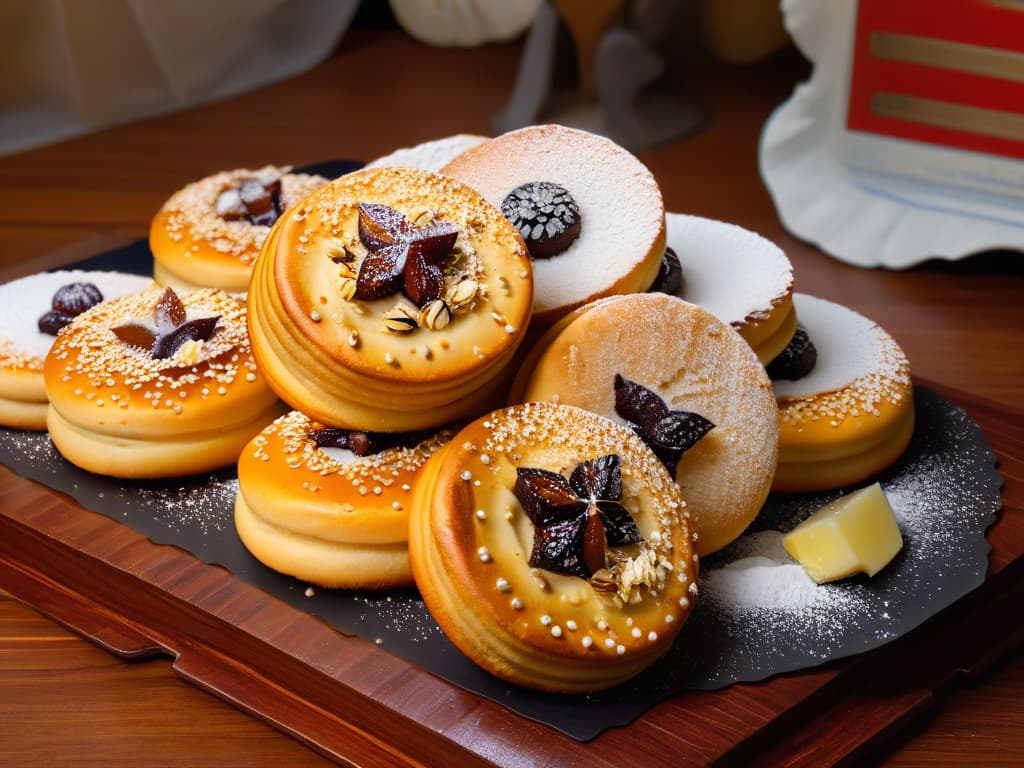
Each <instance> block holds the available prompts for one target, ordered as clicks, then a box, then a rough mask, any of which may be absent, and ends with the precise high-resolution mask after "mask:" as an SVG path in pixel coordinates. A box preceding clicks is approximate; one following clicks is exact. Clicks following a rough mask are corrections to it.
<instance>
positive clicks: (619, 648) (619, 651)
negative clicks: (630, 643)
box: [615, 645, 626, 656]
mask: <svg viewBox="0 0 1024 768" xmlns="http://www.w3.org/2000/svg"><path fill="white" fill-rule="evenodd" d="M625 652H626V646H624V645H617V646H615V653H617V654H618V655H619V656H622V655H623V654H624V653H625Z"/></svg>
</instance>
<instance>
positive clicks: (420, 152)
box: [366, 133, 488, 173]
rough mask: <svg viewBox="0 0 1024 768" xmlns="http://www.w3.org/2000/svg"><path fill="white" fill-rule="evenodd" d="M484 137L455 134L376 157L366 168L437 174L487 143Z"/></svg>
mask: <svg viewBox="0 0 1024 768" xmlns="http://www.w3.org/2000/svg"><path fill="white" fill-rule="evenodd" d="M487 140H488V139H487V137H486V136H478V135H476V134H473V133H457V134H455V135H454V136H446V137H444V138H443V139H434V140H433V141H425V142H423V143H421V144H416V145H415V146H412V147H402V148H401V149H396V150H395V151H394V152H391V153H390V154H387V155H384V156H383V157H378V158H377V159H376V160H372V161H371V162H369V163H367V164H366V167H367V168H381V167H384V166H398V167H402V168H419V169H420V170H423V171H434V172H435V173H436V172H439V171H440V170H441V169H442V168H443V167H444V166H445V165H447V164H448V163H449V162H450V161H451V160H452V159H454V158H455V157H456V156H458V155H460V154H462V153H463V152H465V151H466V150H467V149H472V148H473V147H475V146H476V145H477V144H483V143H484V142H485V141H487Z"/></svg>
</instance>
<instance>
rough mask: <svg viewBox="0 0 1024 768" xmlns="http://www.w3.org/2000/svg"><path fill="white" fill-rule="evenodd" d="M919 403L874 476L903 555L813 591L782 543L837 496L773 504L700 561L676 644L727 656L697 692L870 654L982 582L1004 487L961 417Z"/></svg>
mask: <svg viewBox="0 0 1024 768" xmlns="http://www.w3.org/2000/svg"><path fill="white" fill-rule="evenodd" d="M916 399H917V402H916V405H917V409H918V413H917V416H918V420H917V430H916V432H915V435H914V439H913V442H912V443H911V445H910V447H909V448H908V449H907V452H906V454H905V455H904V457H903V459H902V460H901V461H900V462H899V463H897V464H896V465H895V466H894V467H893V468H892V469H891V470H890V471H889V472H888V473H887V474H886V475H885V476H883V477H882V478H880V479H881V483H882V488H883V490H884V491H885V494H886V497H887V498H888V500H889V503H890V505H891V506H892V509H893V513H894V514H895V516H896V519H897V521H898V523H899V526H900V531H901V533H902V535H903V540H904V547H903V551H902V552H900V554H899V555H897V557H896V559H895V560H894V561H893V562H892V563H890V564H889V565H888V566H886V568H884V569H883V570H882V571H881V572H880V573H878V574H876V576H875V577H874V578H868V577H866V576H863V575H861V576H856V577H853V578H850V579H846V580H843V581H838V582H834V583H831V584H821V585H818V584H815V583H814V582H813V581H812V580H811V579H810V578H809V577H808V576H807V575H806V574H805V573H804V571H803V568H802V567H801V566H799V565H798V564H796V563H795V562H794V561H793V560H792V559H791V558H790V557H789V555H788V554H787V553H786V551H785V549H784V548H783V547H782V536H783V535H784V533H785V532H787V531H789V530H791V529H792V528H794V527H795V526H796V525H797V524H799V523H800V522H802V521H803V520H805V519H806V518H807V517H809V516H810V515H811V514H813V513H814V512H815V511H816V510H817V509H818V508H819V507H821V506H822V505H823V504H825V503H827V502H829V501H832V500H833V499H835V498H837V497H838V496H840V495H841V493H845V492H838V491H836V492H829V493H819V494H802V495H793V496H781V497H772V498H770V499H769V501H768V503H767V504H766V505H765V508H764V510H762V512H761V514H760V516H759V517H758V518H757V520H755V521H754V524H753V525H752V526H751V529H750V530H749V531H748V532H747V533H745V534H744V535H743V536H742V537H740V538H739V539H738V540H737V541H736V542H734V543H733V544H731V545H730V546H729V547H727V548H725V549H724V550H722V551H721V552H718V553H716V554H714V555H712V556H710V557H708V558H705V560H704V561H702V563H701V567H702V573H701V580H700V587H701V593H702V601H701V602H700V603H699V604H698V610H697V611H696V612H695V614H694V616H693V618H692V619H691V624H692V625H693V626H687V627H686V628H685V629H684V633H683V638H682V641H681V643H677V645H680V644H681V645H683V646H684V647H685V643H686V642H687V640H691V641H692V642H693V643H694V644H695V645H698V646H701V647H702V648H701V650H703V646H705V645H706V646H708V648H709V649H710V648H716V647H717V648H719V649H725V650H719V651H718V652H717V653H715V654H714V655H712V656H711V658H712V663H713V668H712V669H710V670H706V677H705V678H704V679H702V681H701V685H700V687H708V688H714V687H717V685H719V684H728V683H729V682H735V681H737V680H758V679H761V678H763V677H766V676H768V675H771V674H777V673H779V672H784V671H788V670H791V669H799V668H803V667H807V666H811V665H812V663H815V662H822V661H828V660H832V659H838V658H842V657H845V656H849V655H852V654H855V653H859V652H862V651H864V650H868V649H870V648H873V647H876V646H878V645H881V644H882V643H885V642H888V641H889V640H892V639H894V638H896V637H898V636H900V635H902V634H905V633H906V632H908V631H910V630H911V629H913V628H914V627H915V626H917V625H918V624H920V623H921V622H923V621H924V620H925V619H927V618H929V617H931V616H933V615H934V614H935V613H937V612H938V611H940V610H942V609H943V608H945V607H946V606H948V605H949V604H951V603H952V602H954V601H955V600H957V599H959V598H960V597H962V596H963V595H965V594H967V593H968V592H970V591H971V590H972V589H974V588H975V587H976V586H978V585H979V584H980V583H981V582H982V581H983V580H984V578H985V572H986V569H987V563H988V558H987V554H988V550H989V545H988V542H987V541H986V539H985V530H986V529H987V528H988V526H989V525H991V524H992V522H994V520H995V513H996V511H997V510H998V509H999V506H1000V499H999V487H1000V485H1001V483H1002V480H1001V478H1000V477H999V475H998V474H997V473H996V472H995V469H994V459H993V456H992V453H991V450H990V449H989V448H988V446H987V445H986V444H985V442H984V440H983V438H982V437H981V434H980V430H978V428H977V426H976V425H975V424H974V423H973V422H972V421H971V420H970V419H969V418H968V417H967V416H966V414H965V413H964V412H963V411H962V410H960V409H959V408H957V407H956V406H953V405H951V404H950V403H948V402H946V401H944V400H942V399H941V398H939V397H938V396H937V395H935V394H934V393H932V392H930V391H927V390H918V391H917V392H916ZM693 650H694V648H692V647H691V648H690V649H689V651H690V652H693ZM709 655H710V654H709Z"/></svg>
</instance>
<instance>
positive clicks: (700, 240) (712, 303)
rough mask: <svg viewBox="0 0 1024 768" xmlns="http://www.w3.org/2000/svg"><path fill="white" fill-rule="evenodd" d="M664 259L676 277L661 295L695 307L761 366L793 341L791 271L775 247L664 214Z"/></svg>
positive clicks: (735, 230)
mask: <svg viewBox="0 0 1024 768" xmlns="http://www.w3.org/2000/svg"><path fill="white" fill-rule="evenodd" d="M665 219H666V224H667V229H668V249H667V252H666V258H669V259H670V258H672V257H675V258H676V259H677V264H678V266H677V267H676V269H678V270H679V272H680V275H679V277H678V278H677V279H676V280H675V281H674V282H673V283H672V284H671V286H670V287H668V288H667V290H666V289H665V288H659V286H658V285H657V284H656V285H655V286H654V288H655V289H658V290H665V292H667V293H672V294H674V295H676V296H678V297H679V298H681V299H685V300H686V301H689V302H691V303H693V304H699V305H700V306H702V307H704V308H705V309H707V310H708V311H710V312H711V313H712V314H713V315H715V316H716V317H718V318H719V319H720V320H722V321H723V322H726V323H728V324H729V325H731V326H732V327H733V328H735V329H736V330H737V331H739V334H740V336H742V337H743V338H744V339H746V340H747V342H748V343H749V344H750V346H751V347H753V349H754V351H755V352H756V353H757V356H758V358H759V359H760V360H761V362H762V363H765V364H767V363H768V362H770V361H771V360H772V359H774V358H775V357H776V356H777V355H778V354H779V353H780V352H782V350H783V349H785V347H786V345H787V344H788V343H789V340H790V339H791V338H792V337H793V334H794V332H795V331H796V324H797V315H796V312H795V311H794V309H793V267H792V264H790V261H789V259H788V258H787V257H786V254H785V253H783V251H782V249H781V248H779V247H778V246H777V245H775V243H773V242H771V241H770V240H767V239H765V238H763V237H761V236H760V235H758V234H756V233H754V232H751V231H750V230H747V229H744V228H743V227H739V226H736V225H735V224H727V223H726V222H724V221H715V220H714V219H705V218H702V217H700V216H690V215H686V214H681V213H667V214H665Z"/></svg>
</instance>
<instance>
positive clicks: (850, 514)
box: [782, 483, 903, 584]
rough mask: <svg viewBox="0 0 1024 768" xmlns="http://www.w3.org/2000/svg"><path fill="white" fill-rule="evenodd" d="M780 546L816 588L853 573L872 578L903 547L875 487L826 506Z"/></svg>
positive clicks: (879, 489)
mask: <svg viewBox="0 0 1024 768" xmlns="http://www.w3.org/2000/svg"><path fill="white" fill-rule="evenodd" d="M782 545H783V546H784V547H785V548H786V551H787V552H789V554H790V556H791V557H792V558H793V559H794V560H796V561H797V562H798V563H800V565H802V566H803V567H804V569H805V570H806V571H807V573H808V575H809V576H810V577H811V578H812V579H814V580H815V581H816V582H818V583H819V584H821V583H824V582H826V581H835V580H836V579H844V578H846V577H847V576H852V575H853V574H855V573H860V572H863V573H866V574H867V575H868V576H874V575H875V574H876V573H878V572H879V571H880V570H882V568H884V567H885V566H886V565H888V564H889V562H890V561H891V560H892V559H893V558H894V557H896V553H897V552H899V551H900V549H901V548H902V547H903V537H902V536H901V535H900V528H899V525H897V523H896V517H895V515H893V513H892V507H890V506H889V500H888V499H886V498H885V493H884V492H883V491H882V486H880V485H879V484H878V483H875V484H874V485H869V486H868V487H867V488H861V489H860V490H858V491H854V492H853V493H850V494H847V495H846V496H843V497H842V498H839V499H836V500H835V501H833V502H831V503H830V504H826V505H825V506H823V507H822V508H821V509H819V510H818V511H817V512H815V513H814V514H813V515H811V516H810V517H809V518H807V519H806V520H804V522H802V523H800V525H798V526H797V527H796V528H794V529H793V530H792V531H790V532H789V533H788V534H786V535H785V536H784V537H783V539H782Z"/></svg>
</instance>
